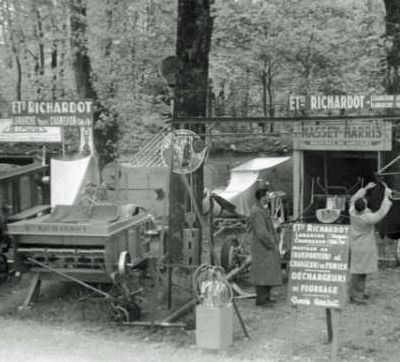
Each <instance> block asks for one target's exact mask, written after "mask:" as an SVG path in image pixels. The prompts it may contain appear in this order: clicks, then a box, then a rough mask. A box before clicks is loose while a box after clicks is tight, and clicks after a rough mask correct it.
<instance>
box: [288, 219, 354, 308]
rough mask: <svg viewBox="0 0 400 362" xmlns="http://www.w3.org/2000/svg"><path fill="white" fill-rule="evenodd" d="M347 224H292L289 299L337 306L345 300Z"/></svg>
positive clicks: (296, 301)
mask: <svg viewBox="0 0 400 362" xmlns="http://www.w3.org/2000/svg"><path fill="white" fill-rule="evenodd" d="M348 231H349V226H347V225H338V224H294V225H293V242H292V249H291V259H290V264H289V266H290V268H289V291H288V300H289V302H290V303H291V304H292V305H294V306H297V305H304V306H316V307H323V308H337V309H340V308H342V307H344V306H345V304H346V301H347V270H348V258H349V237H348Z"/></svg>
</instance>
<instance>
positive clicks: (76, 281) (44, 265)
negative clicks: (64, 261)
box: [27, 258, 111, 298]
mask: <svg viewBox="0 0 400 362" xmlns="http://www.w3.org/2000/svg"><path fill="white" fill-rule="evenodd" d="M27 260H29V261H30V262H32V263H34V264H37V265H39V266H40V267H42V268H45V269H47V270H50V271H52V272H53V273H55V274H58V275H60V276H62V277H63V278H65V279H68V280H71V281H73V282H75V283H78V284H80V285H82V286H83V287H85V288H88V289H91V290H93V291H94V292H96V293H98V294H101V295H102V296H103V297H105V298H111V296H110V294H107V293H105V292H103V291H101V290H100V289H97V288H95V287H92V286H91V285H90V284H87V283H85V282H83V281H82V280H79V279H76V278H74V277H71V276H69V275H67V274H64V273H61V272H59V271H58V270H56V269H54V268H51V267H49V266H48V265H46V264H43V263H41V262H40V261H37V260H35V259H32V258H27Z"/></svg>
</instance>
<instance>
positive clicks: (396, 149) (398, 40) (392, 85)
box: [382, 0, 400, 189]
mask: <svg viewBox="0 0 400 362" xmlns="http://www.w3.org/2000/svg"><path fill="white" fill-rule="evenodd" d="M384 3H385V8H386V17H385V22H386V34H385V35H386V39H387V46H386V52H387V54H386V61H387V70H386V77H385V80H384V86H385V89H386V92H387V94H399V93H400V74H399V69H400V2H399V1H398V0H384ZM393 128H394V130H393V141H392V144H393V147H392V151H389V152H385V153H384V155H383V157H382V159H383V162H384V165H385V164H387V163H388V162H390V161H391V160H393V159H394V158H395V157H396V156H398V155H399V153H400V144H399V142H396V141H395V140H396V139H398V138H399V136H400V134H399V133H400V132H399V129H398V128H399V122H393ZM391 171H400V167H399V163H398V162H397V163H396V164H395V165H394V166H393V167H392V168H391ZM385 181H386V182H387V183H388V185H389V186H390V187H394V188H396V189H398V188H399V185H400V175H395V176H390V177H386V180H385Z"/></svg>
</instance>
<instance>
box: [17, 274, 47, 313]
mask: <svg viewBox="0 0 400 362" xmlns="http://www.w3.org/2000/svg"><path fill="white" fill-rule="evenodd" d="M41 283H42V281H41V280H40V274H39V273H35V274H34V275H33V278H32V281H31V284H30V286H29V290H28V294H27V295H26V298H25V300H24V302H23V303H22V305H21V306H20V307H19V308H18V309H19V310H24V309H28V308H29V307H30V305H31V304H32V303H37V301H38V300H39V294H40V284H41Z"/></svg>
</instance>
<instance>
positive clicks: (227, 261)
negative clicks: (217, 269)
mask: <svg viewBox="0 0 400 362" xmlns="http://www.w3.org/2000/svg"><path fill="white" fill-rule="evenodd" d="M234 249H235V247H234V246H233V245H232V241H231V240H227V241H225V242H224V243H223V244H222V247H221V260H220V262H221V266H222V267H223V268H224V270H225V273H228V272H229V271H230V270H231V269H232V268H233V267H234V265H233V254H234Z"/></svg>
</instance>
